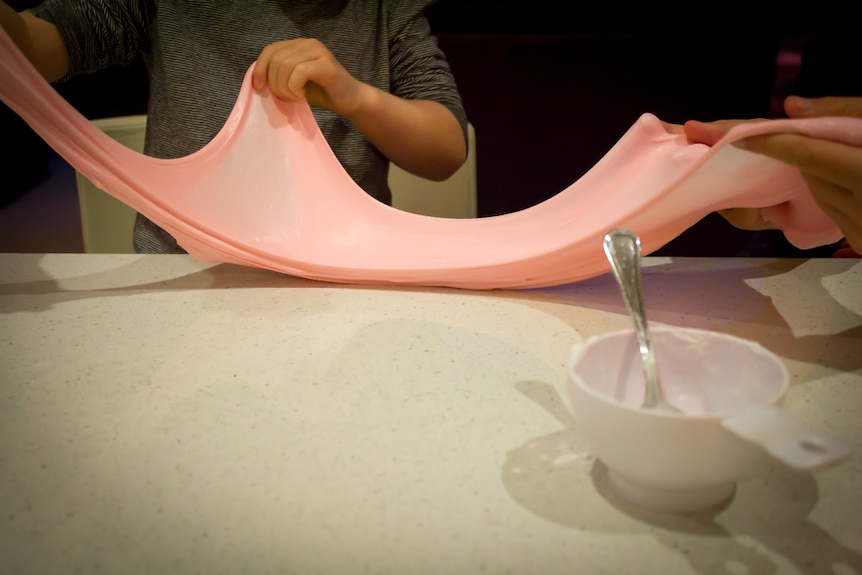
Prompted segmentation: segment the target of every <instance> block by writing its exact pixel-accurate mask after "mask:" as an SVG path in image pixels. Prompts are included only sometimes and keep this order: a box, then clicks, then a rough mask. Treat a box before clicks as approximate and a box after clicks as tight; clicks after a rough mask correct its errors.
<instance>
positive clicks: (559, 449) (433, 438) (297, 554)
mask: <svg viewBox="0 0 862 575" xmlns="http://www.w3.org/2000/svg"><path fill="white" fill-rule="evenodd" d="M647 266H648V267H647V268H646V269H645V270H644V287H645V291H646V304H647V312H648V314H649V316H650V320H651V321H652V322H654V323H657V324H666V325H677V326H691V327H701V328H708V329H714V330H718V331H723V332H726V333H732V334H735V335H739V336H742V337H746V338H749V339H753V340H756V341H758V342H760V343H761V344H763V345H764V346H766V347H767V348H769V349H771V350H772V351H774V352H775V353H777V354H778V355H780V356H781V357H782V359H783V360H784V361H785V362H786V365H787V367H788V369H789V370H790V372H791V377H792V382H791V389H790V392H789V393H788V395H787V397H786V400H785V401H784V402H783V404H782V405H783V406H784V407H785V408H786V409H787V410H788V411H790V412H791V413H794V414H795V415H797V416H799V417H800V418H802V419H804V420H805V421H807V422H809V423H810V424H811V425H812V426H814V427H816V428H819V429H821V430H823V431H826V432H827V433H831V434H833V435H835V436H837V437H839V438H841V439H843V440H844V441H846V442H847V443H849V444H850V445H851V446H853V447H854V449H855V452H854V454H853V455H852V456H851V458H850V459H849V460H848V461H846V462H844V463H843V464H842V465H840V466H838V467H834V468H831V469H827V470H823V471H819V472H817V473H814V474H805V473H799V472H795V471H792V470H790V469H788V468H785V467H782V466H781V465H779V464H776V463H772V462H769V461H765V462H764V463H763V464H762V465H761V466H760V467H759V468H758V469H756V470H755V472H754V473H753V474H752V475H751V477H748V478H746V479H745V480H744V481H742V482H741V483H740V484H739V486H738V489H737V492H736V494H735V497H734V499H733V500H732V501H731V502H730V503H729V504H728V505H727V506H725V507H723V508H720V509H715V510H713V511H710V512H707V513H699V514H694V515H689V516H669V515H662V514H658V513H651V512H645V511H642V510H640V509H637V508H633V507H632V506H630V505H628V504H626V503H625V502H623V501H620V500H619V499H618V498H617V497H616V496H615V495H614V494H613V493H612V492H610V491H609V489H608V487H607V483H606V481H605V472H604V468H603V467H602V465H601V463H599V462H596V461H595V460H594V459H593V458H592V457H591V456H590V455H589V454H588V452H587V449H586V446H585V444H584V442H583V440H582V439H581V437H580V435H579V433H578V432H577V429H576V427H575V426H576V422H575V421H573V419H572V416H571V415H570V410H569V407H568V404H567V399H566V396H565V395H564V363H565V361H566V359H567V356H568V353H569V349H570V347H571V345H572V344H573V343H576V342H579V341H582V340H583V339H584V338H585V337H587V336H589V335H592V334H596V333H602V332H605V331H608V330H611V329H618V328H623V327H628V326H629V325H630V320H629V318H628V315H627V314H626V310H625V307H624V305H623V302H622V299H621V297H620V294H619V290H618V288H617V286H616V284H615V283H614V281H613V278H612V277H611V276H610V275H609V274H608V275H605V276H602V277H598V278H594V279H591V280H587V281H583V282H579V283H577V284H572V285H567V286H560V287H556V288H549V289H542V290H534V291H523V292H510V291H507V292H503V291H500V292H471V291H459V290H450V289H431V288H429V289H423V288H395V287H354V286H343V285H335V284H322V283H316V282H311V281H306V280H302V279H297V278H292V277H288V276H283V275H279V274H276V273H271V272H267V271H263V270H257V269H247V268H241V267H236V266H229V265H214V264H208V263H204V262H199V261H195V260H194V259H192V258H190V257H187V256H117V255H39V254H33V255H10V254H6V255H0V573H3V574H4V575H5V574H29V573H34V574H36V573H38V574H55V573H56V574H61V573H62V574H69V573H79V572H80V573H112V574H113V573H136V574H141V573H205V574H209V575H212V574H217V573H231V574H236V573H301V574H313V573H339V574H341V573H345V574H346V573H397V574H402V573H403V574H411V575H418V574H426V573H427V574H443V573H446V574H454V573H537V574H543V575H551V574H556V573H561V574H562V573H565V574H572V573H591V574H600V573H610V574H619V573H663V574H673V573H699V574H703V573H729V574H734V575H740V574H748V573H750V574H761V573H817V574H821V573H822V574H835V575H851V574H862V261H860V260H851V259H848V260H840V259H834V260H726V259H674V260H667V259H656V258H648V260H647Z"/></svg>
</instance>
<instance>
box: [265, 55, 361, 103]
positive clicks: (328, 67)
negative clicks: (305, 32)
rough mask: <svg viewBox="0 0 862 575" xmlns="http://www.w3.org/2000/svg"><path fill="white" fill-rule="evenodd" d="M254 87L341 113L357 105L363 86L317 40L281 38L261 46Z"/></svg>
mask: <svg viewBox="0 0 862 575" xmlns="http://www.w3.org/2000/svg"><path fill="white" fill-rule="evenodd" d="M252 82H253V85H254V87H255V88H257V89H258V90H263V89H264V88H266V87H269V89H270V91H271V92H272V93H273V94H274V95H275V96H276V97H278V98H281V99H283V100H300V99H302V98H305V99H307V100H308V103H309V104H311V105H313V106H317V107H319V108H324V109H326V110H329V111H331V112H334V113H336V114H338V115H341V116H348V117H349V116H351V115H353V114H355V113H356V112H357V111H358V110H359V109H360V107H361V105H362V101H361V96H362V93H363V88H364V87H365V86H366V85H365V84H363V83H362V82H360V81H359V80H357V79H355V78H354V77H353V76H351V75H350V73H349V72H348V71H347V70H345V69H344V67H343V66H342V65H341V64H340V63H339V62H338V60H337V59H336V58H335V56H333V55H332V53H331V52H330V51H329V50H328V49H327V48H326V46H324V45H323V43H322V42H320V41H319V40H314V39H310V38H300V39H298V40H283V41H281V42H275V43H273V44H270V45H269V46H267V47H265V48H264V49H263V51H262V52H261V53H260V56H259V57H258V59H257V62H256V63H255V66H254V70H253V71H252Z"/></svg>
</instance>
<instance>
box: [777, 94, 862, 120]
mask: <svg viewBox="0 0 862 575" xmlns="http://www.w3.org/2000/svg"><path fill="white" fill-rule="evenodd" d="M784 111H785V112H787V115H788V116H790V117H791V118H815V117H818V116H853V117H856V118H862V98H844V97H831V96H830V97H827V98H801V97H799V96H788V97H787V98H785V100H784Z"/></svg>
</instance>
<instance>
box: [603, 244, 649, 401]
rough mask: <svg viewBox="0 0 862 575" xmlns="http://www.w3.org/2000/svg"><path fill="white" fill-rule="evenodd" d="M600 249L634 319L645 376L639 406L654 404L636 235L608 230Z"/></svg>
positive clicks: (639, 248)
mask: <svg viewBox="0 0 862 575" xmlns="http://www.w3.org/2000/svg"><path fill="white" fill-rule="evenodd" d="M604 249H605V254H606V255H607V256H608V260H609V261H610V263H611V269H612V270H613V272H614V276H615V277H616V279H617V283H618V284H619V286H620V290H621V291H622V294H623V300H625V302H626V307H627V308H628V310H629V315H631V316H632V318H633V319H634V324H635V333H636V335H637V338H638V347H639V348H640V352H641V358H642V359H643V365H644V376H645V377H646V382H645V383H646V386H645V388H646V391H645V392H644V401H643V406H644V407H656V406H658V404H659V402H660V401H661V397H660V395H659V390H658V388H659V386H658V371H657V370H656V363H655V355H654V354H653V351H652V345H650V343H651V342H650V339H649V332H648V330H647V323H646V322H647V319H646V311H645V309H644V301H643V295H642V294H643V291H642V289H641V242H640V238H639V237H638V236H637V235H636V234H635V233H634V232H632V231H630V230H626V229H615V230H611V231H610V232H608V233H607V234H606V235H605V238H604Z"/></svg>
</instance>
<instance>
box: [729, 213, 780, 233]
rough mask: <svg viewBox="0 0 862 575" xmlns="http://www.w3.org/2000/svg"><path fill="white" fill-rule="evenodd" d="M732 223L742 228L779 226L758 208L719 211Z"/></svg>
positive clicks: (761, 228)
mask: <svg viewBox="0 0 862 575" xmlns="http://www.w3.org/2000/svg"><path fill="white" fill-rule="evenodd" d="M718 213H719V214H720V215H721V216H722V217H723V218H724V219H725V220H727V221H728V222H730V224H731V225H732V226H733V227H735V228H739V229H741V230H770V229H776V228H777V226H776V225H775V224H773V223H771V222H768V221H766V220H765V219H764V218H763V214H761V213H760V210H759V209H758V208H730V209H727V210H719V212H718Z"/></svg>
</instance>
